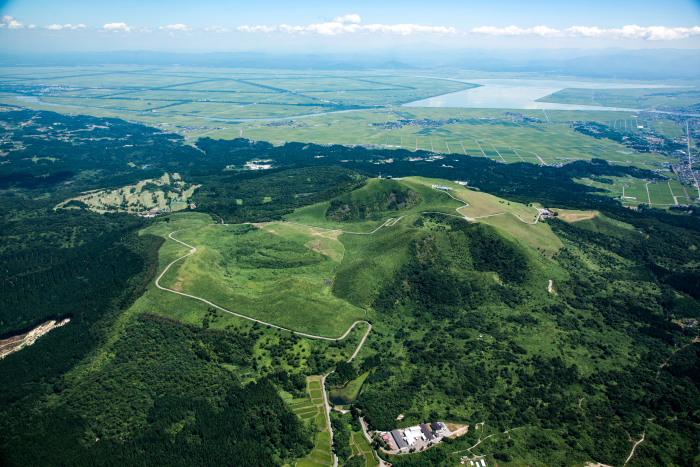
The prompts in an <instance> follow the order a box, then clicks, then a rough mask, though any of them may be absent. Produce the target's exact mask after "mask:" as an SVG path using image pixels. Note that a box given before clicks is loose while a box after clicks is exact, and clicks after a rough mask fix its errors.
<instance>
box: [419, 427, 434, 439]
mask: <svg viewBox="0 0 700 467" xmlns="http://www.w3.org/2000/svg"><path fill="white" fill-rule="evenodd" d="M420 431H422V432H423V434H424V435H425V439H427V440H428V441H432V440H433V439H435V436H433V432H432V431H430V428H428V425H426V424H425V423H421V424H420Z"/></svg>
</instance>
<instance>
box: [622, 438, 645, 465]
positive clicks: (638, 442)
mask: <svg viewBox="0 0 700 467" xmlns="http://www.w3.org/2000/svg"><path fill="white" fill-rule="evenodd" d="M646 435H647V433H646V431H645V432H644V433H642V439H640V440H639V441H637V442H636V443H634V446H632V452H630V455H629V457H627V460H626V461H625V463H624V464H623V465H627V463H628V462H629V461H630V459H632V456H634V451H635V449H637V446H639V445H640V444H642V442H643V441H644V437H645V436H646Z"/></svg>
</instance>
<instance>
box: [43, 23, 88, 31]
mask: <svg viewBox="0 0 700 467" xmlns="http://www.w3.org/2000/svg"><path fill="white" fill-rule="evenodd" d="M85 27H86V26H85V25H84V24H76V25H73V24H49V25H48V26H46V29H49V30H51V31H61V30H63V29H70V30H73V31H74V30H76V29H85Z"/></svg>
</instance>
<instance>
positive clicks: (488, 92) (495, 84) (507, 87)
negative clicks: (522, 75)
mask: <svg viewBox="0 0 700 467" xmlns="http://www.w3.org/2000/svg"><path fill="white" fill-rule="evenodd" d="M451 81H459V82H462V83H470V84H477V85H479V86H478V87H475V88H471V89H466V90H464V91H457V92H451V93H449V94H442V95H440V96H435V97H430V98H428V99H421V100H419V101H414V102H409V103H407V104H403V107H462V108H469V109H545V110H550V109H551V110H609V111H610V110H628V111H629V110H631V111H637V110H638V109H623V108H619V107H602V106H597V105H575V104H555V103H551V102H537V99H540V98H542V97H545V96H548V95H549V94H552V93H555V92H557V91H561V90H562V89H566V88H578V89H634V88H637V89H639V88H642V89H646V88H665V87H669V86H663V85H654V84H621V83H600V82H591V81H567V80H546V79H543V80H539V79H470V80H468V81H467V80H451Z"/></svg>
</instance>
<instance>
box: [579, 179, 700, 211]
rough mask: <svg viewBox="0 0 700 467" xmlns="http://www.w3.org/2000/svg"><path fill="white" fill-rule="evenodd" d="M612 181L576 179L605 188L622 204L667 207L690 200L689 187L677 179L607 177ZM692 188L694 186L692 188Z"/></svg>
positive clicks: (609, 194)
mask: <svg viewBox="0 0 700 467" xmlns="http://www.w3.org/2000/svg"><path fill="white" fill-rule="evenodd" d="M609 179H610V180H612V181H613V183H612V184H610V183H601V182H599V181H594V180H591V179H588V178H585V179H580V180H576V181H577V182H579V183H582V184H584V185H587V186H593V187H596V188H600V189H602V190H605V193H603V194H606V195H608V196H611V197H614V198H617V199H620V200H621V202H622V204H623V205H624V206H637V205H639V204H651V205H652V206H656V207H668V206H674V205H676V204H689V203H690V202H691V193H693V191H691V190H690V189H691V187H689V186H685V185H682V184H681V183H680V182H679V181H678V180H665V179H661V178H660V179H657V180H656V181H653V180H640V179H638V178H632V177H609ZM693 190H694V188H693Z"/></svg>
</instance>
